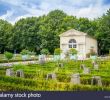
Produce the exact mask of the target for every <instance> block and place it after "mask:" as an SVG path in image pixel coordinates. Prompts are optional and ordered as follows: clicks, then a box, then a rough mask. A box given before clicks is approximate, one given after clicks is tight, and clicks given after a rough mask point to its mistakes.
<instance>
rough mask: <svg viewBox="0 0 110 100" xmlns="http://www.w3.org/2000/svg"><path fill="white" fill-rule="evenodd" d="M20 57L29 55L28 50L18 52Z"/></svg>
mask: <svg viewBox="0 0 110 100" xmlns="http://www.w3.org/2000/svg"><path fill="white" fill-rule="evenodd" d="M20 54H21V55H27V54H29V50H26V49H23V50H22V51H21V52H20Z"/></svg>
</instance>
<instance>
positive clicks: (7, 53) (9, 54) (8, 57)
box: [4, 51, 13, 62]
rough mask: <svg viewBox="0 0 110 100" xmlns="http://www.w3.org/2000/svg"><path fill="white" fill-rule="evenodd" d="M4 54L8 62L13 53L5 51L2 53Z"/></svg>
mask: <svg viewBox="0 0 110 100" xmlns="http://www.w3.org/2000/svg"><path fill="white" fill-rule="evenodd" d="M4 55H5V57H6V58H7V60H8V62H9V60H10V59H12V58H13V54H12V53H10V52H7V51H6V52H5V53H4Z"/></svg>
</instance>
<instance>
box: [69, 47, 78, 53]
mask: <svg viewBox="0 0 110 100" xmlns="http://www.w3.org/2000/svg"><path fill="white" fill-rule="evenodd" d="M69 53H70V54H72V55H74V54H77V50H76V49H74V48H71V49H70V50H69Z"/></svg>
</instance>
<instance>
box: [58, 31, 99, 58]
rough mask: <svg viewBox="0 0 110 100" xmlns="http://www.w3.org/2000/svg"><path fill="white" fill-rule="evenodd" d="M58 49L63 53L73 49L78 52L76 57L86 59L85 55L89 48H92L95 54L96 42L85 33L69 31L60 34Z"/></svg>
mask: <svg viewBox="0 0 110 100" xmlns="http://www.w3.org/2000/svg"><path fill="white" fill-rule="evenodd" d="M60 48H61V49H62V51H63V53H65V52H67V51H68V50H69V49H70V48H75V49H76V50H77V51H78V55H82V56H83V57H84V58H86V54H88V53H89V52H90V49H91V48H94V51H95V52H96V53H97V40H96V39H95V38H93V37H91V36H89V35H87V33H84V32H80V31H77V30H75V29H71V30H68V31H66V32H64V33H62V34H60Z"/></svg>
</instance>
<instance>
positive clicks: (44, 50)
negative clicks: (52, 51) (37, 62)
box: [41, 49, 49, 55]
mask: <svg viewBox="0 0 110 100" xmlns="http://www.w3.org/2000/svg"><path fill="white" fill-rule="evenodd" d="M41 54H45V55H48V54H49V51H48V49H42V50H41Z"/></svg>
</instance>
